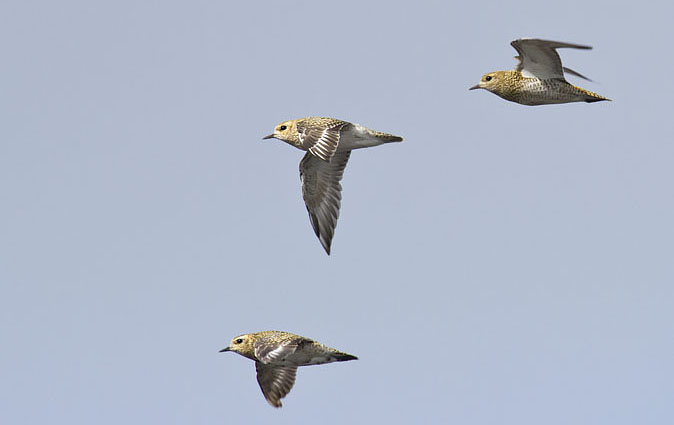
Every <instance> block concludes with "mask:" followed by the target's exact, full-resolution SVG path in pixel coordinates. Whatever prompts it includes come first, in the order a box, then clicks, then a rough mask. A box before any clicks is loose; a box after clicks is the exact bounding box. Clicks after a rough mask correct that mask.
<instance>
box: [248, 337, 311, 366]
mask: <svg viewBox="0 0 674 425" xmlns="http://www.w3.org/2000/svg"><path fill="white" fill-rule="evenodd" d="M301 342H302V339H301V338H295V339H288V340H285V341H282V342H278V340H274V338H260V339H258V340H257V341H255V343H254V344H253V349H254V350H255V357H256V358H257V359H258V360H259V362H261V363H264V364H268V363H273V362H279V361H282V360H283V359H285V358H286V357H288V356H289V355H291V354H293V353H294V352H295V351H297V347H298V346H299V345H300V344H301Z"/></svg>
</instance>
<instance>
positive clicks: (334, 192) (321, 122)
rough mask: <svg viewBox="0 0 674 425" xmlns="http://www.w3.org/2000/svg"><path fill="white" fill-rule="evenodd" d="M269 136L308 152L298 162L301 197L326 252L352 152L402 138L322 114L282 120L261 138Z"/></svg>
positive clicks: (333, 228) (335, 223)
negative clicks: (268, 133)
mask: <svg viewBox="0 0 674 425" xmlns="http://www.w3.org/2000/svg"><path fill="white" fill-rule="evenodd" d="M271 138H276V139H279V140H283V141H284V142H286V143H288V144H290V145H293V146H295V147H296V148H298V149H301V150H303V151H307V153H306V154H305V155H304V158H302V161H301V162H300V180H301V181H302V196H303V198H304V203H305V204H306V206H307V211H309V218H310V220H311V225H312V226H313V228H314V232H315V233H316V236H318V239H319V240H320V241H321V244H322V245H323V248H324V249H325V252H327V253H328V255H330V244H331V242H332V236H333V235H334V233H335V226H337V218H338V217H339V207H340V205H341V199H342V185H341V184H340V181H341V180H342V176H343V175H344V168H345V167H346V163H347V161H348V160H349V155H351V151H352V150H353V149H360V148H369V147H371V146H377V145H381V144H383V143H389V142H401V141H402V140H403V139H402V137H398V136H394V135H392V134H388V133H381V132H379V131H374V130H370V129H369V128H366V127H363V126H362V125H358V124H352V123H349V122H346V121H342V120H338V119H335V118H321V117H309V118H302V119H298V120H290V121H285V122H282V123H281V124H279V125H277V126H276V128H275V129H274V133H273V134H270V135H269V136H266V137H264V139H271Z"/></svg>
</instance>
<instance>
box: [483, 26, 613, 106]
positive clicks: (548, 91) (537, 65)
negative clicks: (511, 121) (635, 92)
mask: <svg viewBox="0 0 674 425" xmlns="http://www.w3.org/2000/svg"><path fill="white" fill-rule="evenodd" d="M511 44H512V46H513V47H515V49H517V51H518V53H520V55H519V56H516V57H515V59H517V60H518V61H519V63H518V65H517V67H516V68H515V69H514V70H510V71H494V72H490V73H488V74H485V75H483V76H482V78H481V79H480V82H479V83H478V84H477V85H475V86H473V87H471V88H470V89H471V90H474V89H485V90H488V91H490V92H492V93H494V94H496V95H497V96H500V97H501V98H503V99H505V100H509V101H511V102H515V103H519V104H522V105H547V104H555V103H568V102H588V103H591V102H598V101H601V100H610V99H607V98H605V97H603V96H600V95H598V94H596V93H593V92H591V91H589V90H585V89H583V88H580V87H577V86H574V85H572V84H570V83H569V82H567V81H566V79H565V78H564V72H567V73H570V74H573V75H576V76H578V77H581V78H585V79H587V78H586V77H584V76H582V75H581V74H579V73H577V72H576V71H573V70H571V69H568V68H565V67H562V62H561V60H560V58H559V55H558V54H557V52H556V49H558V48H560V47H572V48H579V49H590V47H589V46H582V45H578V44H569V43H561V42H557V41H547V40H538V39H520V40H515V41H513V42H512V43H511Z"/></svg>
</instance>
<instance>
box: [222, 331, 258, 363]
mask: <svg viewBox="0 0 674 425" xmlns="http://www.w3.org/2000/svg"><path fill="white" fill-rule="evenodd" d="M254 342H255V341H254V338H253V337H252V335H250V334H245V335H239V336H237V337H234V338H232V341H231V342H230V343H229V346H228V347H225V348H223V349H222V350H220V352H221V353H224V352H225V351H233V352H235V353H239V354H241V355H242V356H244V357H248V358H249V359H253V360H255V348H254V346H253V343H254Z"/></svg>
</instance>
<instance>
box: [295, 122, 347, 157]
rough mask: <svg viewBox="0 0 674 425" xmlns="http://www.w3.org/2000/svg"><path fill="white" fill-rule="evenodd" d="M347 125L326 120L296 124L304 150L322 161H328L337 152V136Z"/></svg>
mask: <svg viewBox="0 0 674 425" xmlns="http://www.w3.org/2000/svg"><path fill="white" fill-rule="evenodd" d="M347 124H348V123H347V122H344V121H340V120H334V119H328V118H326V119H320V120H315V121H309V120H300V121H299V122H298V123H297V132H298V133H299V137H300V142H302V145H303V146H304V148H305V149H306V150H308V151H309V152H311V153H312V154H313V155H315V156H317V157H318V158H320V159H322V160H324V161H329V160H330V158H332V156H333V155H334V154H335V152H337V146H339V134H340V132H341V130H342V128H343V127H344V126H345V125H347Z"/></svg>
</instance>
